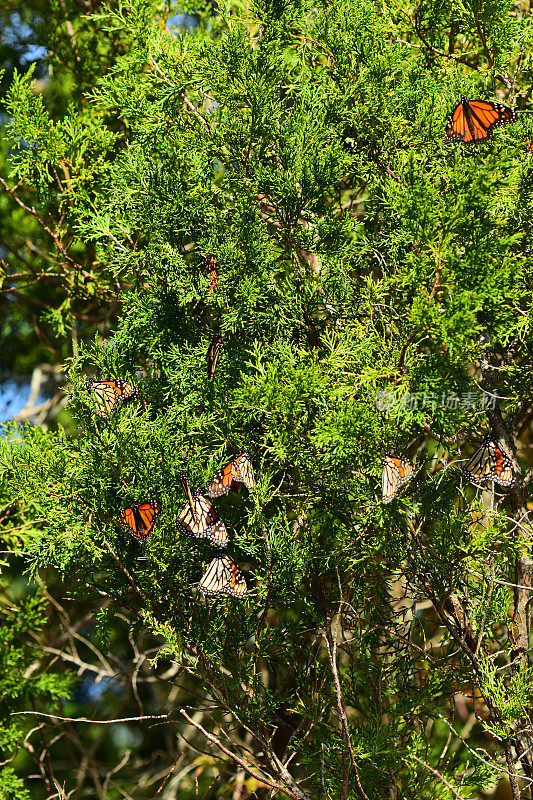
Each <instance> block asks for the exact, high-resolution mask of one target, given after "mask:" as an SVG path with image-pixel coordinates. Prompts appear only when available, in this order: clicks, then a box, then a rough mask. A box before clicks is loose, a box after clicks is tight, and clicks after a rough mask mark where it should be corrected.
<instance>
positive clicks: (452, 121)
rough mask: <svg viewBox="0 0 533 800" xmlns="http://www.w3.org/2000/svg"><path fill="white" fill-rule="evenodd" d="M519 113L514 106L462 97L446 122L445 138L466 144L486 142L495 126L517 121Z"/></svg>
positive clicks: (447, 140) (448, 140)
mask: <svg viewBox="0 0 533 800" xmlns="http://www.w3.org/2000/svg"><path fill="white" fill-rule="evenodd" d="M517 119H518V115H517V113H516V112H515V111H513V109H512V108H508V107H507V106H503V105H501V103H492V102H490V101H488V100H472V101H471V102H469V101H468V100H467V99H466V97H461V102H460V103H459V105H458V106H456V107H455V108H454V110H453V111H452V113H451V114H450V117H449V118H448V122H447V124H446V132H445V137H444V140H445V141H446V142H453V141H461V142H463V143H464V144H473V143H479V142H486V141H487V140H488V139H490V138H491V137H492V133H493V131H494V129H495V128H498V127H499V126H500V125H508V124H509V123H511V122H516V121H517Z"/></svg>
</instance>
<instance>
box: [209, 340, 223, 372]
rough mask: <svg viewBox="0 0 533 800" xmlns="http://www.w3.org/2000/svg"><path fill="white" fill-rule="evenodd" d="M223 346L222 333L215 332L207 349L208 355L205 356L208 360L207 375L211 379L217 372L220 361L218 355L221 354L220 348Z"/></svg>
mask: <svg viewBox="0 0 533 800" xmlns="http://www.w3.org/2000/svg"><path fill="white" fill-rule="evenodd" d="M221 347H222V335H221V334H220V333H215V335H214V336H213V338H212V339H211V343H210V345H209V348H208V350H207V355H206V357H205V359H206V361H207V377H208V378H209V379H211V378H212V377H213V375H214V374H215V369H216V367H217V363H218V357H219V356H220V348H221Z"/></svg>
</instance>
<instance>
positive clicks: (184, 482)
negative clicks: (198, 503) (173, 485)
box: [178, 472, 196, 521]
mask: <svg viewBox="0 0 533 800" xmlns="http://www.w3.org/2000/svg"><path fill="white" fill-rule="evenodd" d="M178 479H179V482H180V483H181V486H182V489H183V491H184V492H185V497H186V498H187V501H188V503H189V508H190V510H191V514H192V515H193V518H194V520H195V521H196V512H195V510H194V498H193V493H192V492H191V487H190V484H189V479H188V478H187V476H186V474H185V473H184V472H179V473H178Z"/></svg>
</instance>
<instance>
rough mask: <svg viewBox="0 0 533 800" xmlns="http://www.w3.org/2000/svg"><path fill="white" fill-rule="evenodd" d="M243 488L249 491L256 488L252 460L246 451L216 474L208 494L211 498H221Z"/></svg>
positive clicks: (208, 488)
mask: <svg viewBox="0 0 533 800" xmlns="http://www.w3.org/2000/svg"><path fill="white" fill-rule="evenodd" d="M242 486H246V488H247V489H249V490H250V489H253V488H254V486H255V476H254V468H253V466H252V459H251V457H250V454H249V453H248V452H247V451H246V450H243V451H242V453H239V455H238V456H236V457H235V458H232V459H231V460H230V461H228V463H227V464H224V466H223V467H221V468H220V469H219V470H218V472H215V475H214V477H213V480H212V481H211V483H210V484H209V486H208V487H207V494H208V495H209V497H220V496H221V495H223V494H228V492H230V491H234V492H236V491H237V490H238V489H240V488H241V487H242Z"/></svg>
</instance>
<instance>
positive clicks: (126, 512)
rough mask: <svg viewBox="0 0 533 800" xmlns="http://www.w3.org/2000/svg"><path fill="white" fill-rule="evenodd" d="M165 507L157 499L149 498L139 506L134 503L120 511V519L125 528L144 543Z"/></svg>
mask: <svg viewBox="0 0 533 800" xmlns="http://www.w3.org/2000/svg"><path fill="white" fill-rule="evenodd" d="M162 511H163V507H162V505H161V503H158V502H156V501H155V500H147V501H146V502H144V503H141V505H139V506H137V505H135V504H134V503H132V504H131V506H128V507H127V508H123V509H122V511H121V512H120V515H119V519H120V523H121V525H122V527H123V528H125V529H126V530H127V532H128V533H130V534H131V535H132V536H133V537H134V539H137V541H138V542H140V543H141V544H143V543H144V542H145V541H146V539H147V538H148V536H149V535H150V534H151V532H152V531H153V529H154V525H155V523H156V522H157V520H158V519H159V517H160V516H161V512H162Z"/></svg>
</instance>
